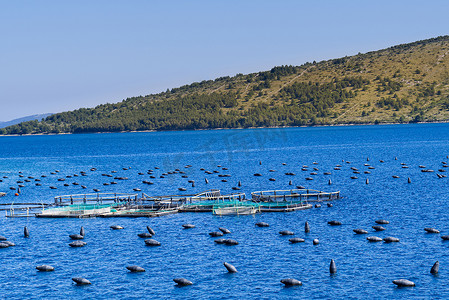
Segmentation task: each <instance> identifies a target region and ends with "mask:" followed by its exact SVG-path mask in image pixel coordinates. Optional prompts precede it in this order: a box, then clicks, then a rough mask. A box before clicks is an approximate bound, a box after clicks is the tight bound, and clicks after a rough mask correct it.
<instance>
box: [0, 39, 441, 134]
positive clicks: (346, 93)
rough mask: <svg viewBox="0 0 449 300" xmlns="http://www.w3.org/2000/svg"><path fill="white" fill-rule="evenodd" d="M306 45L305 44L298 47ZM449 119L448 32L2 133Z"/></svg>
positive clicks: (180, 89) (59, 117)
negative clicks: (443, 34) (425, 38)
mask: <svg viewBox="0 0 449 300" xmlns="http://www.w3.org/2000/svg"><path fill="white" fill-rule="evenodd" d="M298 51H300V50H298ZM448 120H449V36H440V37H436V38H431V39H427V40H422V41H417V42H413V43H409V44H401V45H397V46H393V47H390V48H387V49H383V50H377V51H372V52H368V53H359V54H357V55H353V56H346V57H342V58H337V59H330V60H326V61H320V62H315V61H313V62H308V63H305V64H303V65H301V66H279V67H274V68H272V69H271V70H268V71H261V72H258V73H252V74H246V75H244V74H237V75H235V76H232V77H230V76H226V77H220V78H217V79H215V80H204V81H202V82H194V83H192V84H189V85H184V86H181V87H178V88H173V89H171V90H167V91H166V92H162V93H159V94H152V95H146V96H138V97H131V98H127V99H125V100H123V101H121V102H118V103H113V104H109V103H108V104H103V105H98V106H97V107H94V108H80V109H77V110H74V111H68V112H63V113H58V114H54V115H52V116H49V117H47V118H46V119H45V120H44V121H41V122H38V121H29V122H22V123H20V124H17V125H13V126H9V127H6V128H3V129H0V134H34V133H84V132H117V131H143V130H184V129H212V128H248V127H272V126H313V125H338V124H377V123H411V122H440V121H448Z"/></svg>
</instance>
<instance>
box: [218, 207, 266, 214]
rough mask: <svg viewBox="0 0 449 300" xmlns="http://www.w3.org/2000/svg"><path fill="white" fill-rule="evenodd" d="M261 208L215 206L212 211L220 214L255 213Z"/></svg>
mask: <svg viewBox="0 0 449 300" xmlns="http://www.w3.org/2000/svg"><path fill="white" fill-rule="evenodd" d="M257 212H259V209H258V208H256V207H254V206H224V207H218V208H214V209H213V210H212V213H213V214H214V215H219V216H230V215H254V214H255V213H257Z"/></svg>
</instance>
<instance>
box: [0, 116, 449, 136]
mask: <svg viewBox="0 0 449 300" xmlns="http://www.w3.org/2000/svg"><path fill="white" fill-rule="evenodd" d="M445 123H449V120H443V121H431V122H416V123H410V122H409V123H395V122H388V123H377V124H375V123H348V124H327V125H310V126H270V127H246V128H242V127H236V128H201V129H178V130H133V131H99V132H83V133H72V132H61V133H29V134H2V135H0V138H1V137H17V136H41V135H70V134H103V133H140V132H174V131H201V130H244V129H281V128H309V127H310V128H314V127H345V126H348V127H349V126H376V125H379V126H382V125H407V124H445Z"/></svg>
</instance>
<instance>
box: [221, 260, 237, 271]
mask: <svg viewBox="0 0 449 300" xmlns="http://www.w3.org/2000/svg"><path fill="white" fill-rule="evenodd" d="M223 265H224V266H225V268H226V269H227V270H228V272H229V273H237V269H236V268H235V267H234V266H233V265H231V264H230V263H227V262H224V263H223Z"/></svg>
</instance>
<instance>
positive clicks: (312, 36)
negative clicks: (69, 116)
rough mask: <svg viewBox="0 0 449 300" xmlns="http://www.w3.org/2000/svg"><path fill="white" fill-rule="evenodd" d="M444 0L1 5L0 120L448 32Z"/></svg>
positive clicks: (12, 1)
mask: <svg viewBox="0 0 449 300" xmlns="http://www.w3.org/2000/svg"><path fill="white" fill-rule="evenodd" d="M448 12H449V1H410V0H408V1H392V0H389V1H379V0H376V1H361V0H354V1H335V0H333V1H331V0H330V1H316V0H314V1H310V0H309V1H299V0H298V1H288V0H273V1H260V0H259V1H243V0H236V1H233V0H226V1H220V0H207V1H206V0H197V1H195V0H183V1H169V0H164V1H150V0H146V1H143V0H141V1H139V0H133V1H114V0H104V1H95V0H89V1H84V0H78V1H61V0H54V1H50V0H48V1H45V0H40V1H22V0H0V45H1V48H0V49H1V50H0V53H1V55H0V70H1V71H0V104H1V106H0V121H7V120H10V119H14V118H17V117H22V116H26V115H31V114H38V113H47V112H61V111H67V110H72V109H76V108H80V107H94V106H96V105H98V104H101V103H106V102H109V103H113V102H118V101H121V100H122V99H124V98H127V97H131V96H138V95H146V94H151V93H158V92H161V91H165V90H166V89H167V88H173V87H178V86H180V85H184V84H189V83H192V82H195V81H201V80H205V79H214V78H216V77H220V76H226V75H230V76H232V75H235V74H236V73H245V74H246V73H252V72H258V71H264V70H268V69H270V68H272V67H273V66H276V65H290V64H291V65H301V64H303V63H305V62H307V61H313V60H316V61H320V60H325V59H329V58H336V57H342V56H345V55H353V54H356V53H358V52H362V53H363V52H367V51H371V50H377V49H382V48H386V47H389V46H392V45H396V44H400V43H407V42H413V41H416V40H420V39H426V38H431V37H436V36H439V35H447V34H449V17H448Z"/></svg>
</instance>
